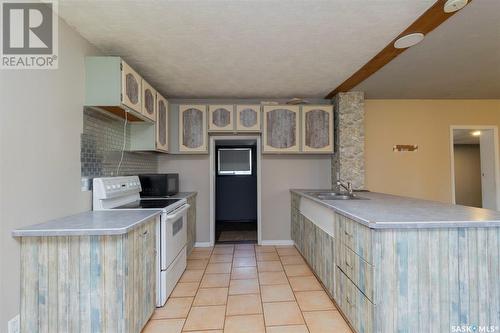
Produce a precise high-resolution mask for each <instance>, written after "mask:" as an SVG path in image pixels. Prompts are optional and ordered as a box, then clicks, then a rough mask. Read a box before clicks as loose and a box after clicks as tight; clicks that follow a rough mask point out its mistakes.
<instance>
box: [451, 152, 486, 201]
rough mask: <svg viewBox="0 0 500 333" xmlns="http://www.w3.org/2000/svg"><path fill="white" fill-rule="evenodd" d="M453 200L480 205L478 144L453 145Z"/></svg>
mask: <svg viewBox="0 0 500 333" xmlns="http://www.w3.org/2000/svg"><path fill="white" fill-rule="evenodd" d="M453 152H454V162H455V202H456V203H457V204H459V205H465V206H473V207H482V206H483V202H482V194H481V152H480V149H479V145H455V146H454V147H453Z"/></svg>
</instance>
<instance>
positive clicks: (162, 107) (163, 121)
mask: <svg viewBox="0 0 500 333" xmlns="http://www.w3.org/2000/svg"><path fill="white" fill-rule="evenodd" d="M156 101H157V103H156V105H157V110H156V149H158V150H161V151H164V152H167V151H168V101H167V100H166V99H165V98H164V97H163V96H162V95H160V94H158V93H157V94H156Z"/></svg>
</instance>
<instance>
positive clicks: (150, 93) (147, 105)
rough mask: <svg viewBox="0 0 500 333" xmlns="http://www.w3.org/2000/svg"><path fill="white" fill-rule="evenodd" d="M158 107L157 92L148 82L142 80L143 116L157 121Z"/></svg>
mask: <svg viewBox="0 0 500 333" xmlns="http://www.w3.org/2000/svg"><path fill="white" fill-rule="evenodd" d="M156 106H157V105H156V90H155V89H154V88H153V87H152V86H151V85H150V84H149V83H148V82H147V81H145V80H142V107H141V112H142V114H143V115H144V116H146V117H147V118H148V119H151V120H153V121H155V120H156Z"/></svg>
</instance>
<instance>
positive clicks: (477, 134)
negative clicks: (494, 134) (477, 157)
mask: <svg viewBox="0 0 500 333" xmlns="http://www.w3.org/2000/svg"><path fill="white" fill-rule="evenodd" d="M471 134H472V136H480V135H481V131H474V132H472V133H471Z"/></svg>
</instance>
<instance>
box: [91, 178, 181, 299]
mask: <svg viewBox="0 0 500 333" xmlns="http://www.w3.org/2000/svg"><path fill="white" fill-rule="evenodd" d="M140 192H141V183H140V181H139V177H137V176H128V177H108V178H94V181H93V205H94V210H110V209H124V210H133V209H157V210H158V209H161V210H162V213H161V215H160V218H159V220H158V221H157V223H156V249H157V256H156V262H157V274H156V290H157V292H156V294H157V297H156V306H158V307H161V306H163V305H164V304H165V302H166V301H167V299H168V297H169V296H170V293H171V292H172V290H173V289H174V287H175V285H176V283H177V281H178V280H179V279H180V277H181V275H182V273H183V272H184V270H185V269H186V242H187V221H186V214H187V209H188V208H189V205H188V203H187V201H186V199H169V198H141V197H140V195H139V193H140Z"/></svg>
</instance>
